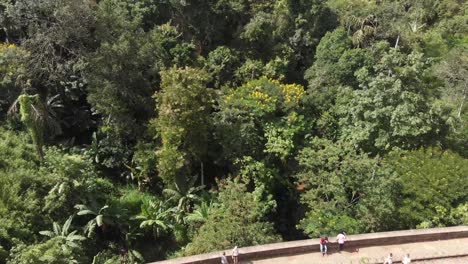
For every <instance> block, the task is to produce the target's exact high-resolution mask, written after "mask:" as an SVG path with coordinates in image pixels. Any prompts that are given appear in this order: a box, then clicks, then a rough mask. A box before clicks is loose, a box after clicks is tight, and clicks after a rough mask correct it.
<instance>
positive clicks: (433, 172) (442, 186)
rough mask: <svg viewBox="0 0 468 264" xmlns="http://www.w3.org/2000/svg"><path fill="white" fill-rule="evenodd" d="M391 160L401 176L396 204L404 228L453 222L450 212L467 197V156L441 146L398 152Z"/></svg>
mask: <svg viewBox="0 0 468 264" xmlns="http://www.w3.org/2000/svg"><path fill="white" fill-rule="evenodd" d="M389 160H390V162H391V163H392V164H393V166H394V168H395V171H396V173H397V174H398V175H399V176H400V177H399V186H400V187H399V193H400V195H399V196H397V197H401V198H399V199H398V200H397V206H398V208H399V209H398V214H399V215H398V219H399V221H400V223H401V224H402V226H401V228H414V227H416V226H417V225H419V224H421V223H423V222H426V224H428V225H429V227H432V226H439V225H440V226H446V225H449V224H451V220H450V219H449V215H450V212H451V211H452V210H454V209H455V208H456V207H457V206H459V205H461V204H462V203H463V202H464V201H466V199H467V192H466V190H467V188H468V186H467V182H468V181H467V177H468V176H467V175H468V162H467V160H466V159H464V158H462V157H460V156H459V155H458V154H456V153H453V152H452V151H449V150H447V151H442V150H440V149H438V148H427V149H420V150H415V151H411V152H406V153H405V152H403V153H398V152H396V153H394V154H392V155H390V156H389ZM441 209H443V210H441ZM444 211H445V212H444ZM439 218H440V219H439Z"/></svg>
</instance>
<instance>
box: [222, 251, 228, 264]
mask: <svg viewBox="0 0 468 264" xmlns="http://www.w3.org/2000/svg"><path fill="white" fill-rule="evenodd" d="M221 264H228V260H227V258H226V252H223V255H222V256H221Z"/></svg>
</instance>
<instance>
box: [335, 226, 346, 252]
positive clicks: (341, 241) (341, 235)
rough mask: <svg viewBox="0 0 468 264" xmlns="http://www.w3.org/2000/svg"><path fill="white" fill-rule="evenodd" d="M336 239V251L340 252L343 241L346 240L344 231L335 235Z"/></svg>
mask: <svg viewBox="0 0 468 264" xmlns="http://www.w3.org/2000/svg"><path fill="white" fill-rule="evenodd" d="M336 240H337V241H338V252H340V253H341V251H342V250H343V248H344V243H345V241H346V235H345V232H344V231H341V232H340V233H339V234H338V236H337V237H336Z"/></svg>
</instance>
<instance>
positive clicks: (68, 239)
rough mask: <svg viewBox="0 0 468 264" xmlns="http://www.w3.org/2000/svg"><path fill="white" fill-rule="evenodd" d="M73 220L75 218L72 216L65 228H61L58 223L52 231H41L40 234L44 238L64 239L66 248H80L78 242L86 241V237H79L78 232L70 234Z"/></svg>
mask: <svg viewBox="0 0 468 264" xmlns="http://www.w3.org/2000/svg"><path fill="white" fill-rule="evenodd" d="M72 220H73V216H70V217H69V218H68V220H67V221H65V223H64V224H63V226H60V225H59V224H58V223H57V222H54V223H53V229H52V231H50V230H46V231H40V232H39V234H41V235H43V236H48V237H50V238H55V237H59V238H62V239H63V240H64V241H65V245H64V246H68V247H73V248H79V247H80V246H79V245H78V243H77V242H78V241H83V240H85V239H86V237H84V236H80V235H77V234H76V232H77V231H76V230H74V231H72V232H69V229H70V225H71V222H72Z"/></svg>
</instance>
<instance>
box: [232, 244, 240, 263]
mask: <svg viewBox="0 0 468 264" xmlns="http://www.w3.org/2000/svg"><path fill="white" fill-rule="evenodd" d="M232 261H234V264H238V263H239V249H238V248H237V246H235V247H234V249H233V250H232Z"/></svg>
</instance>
